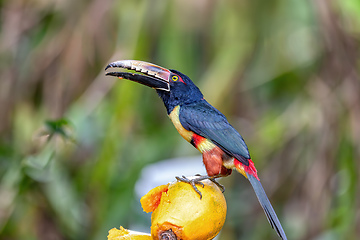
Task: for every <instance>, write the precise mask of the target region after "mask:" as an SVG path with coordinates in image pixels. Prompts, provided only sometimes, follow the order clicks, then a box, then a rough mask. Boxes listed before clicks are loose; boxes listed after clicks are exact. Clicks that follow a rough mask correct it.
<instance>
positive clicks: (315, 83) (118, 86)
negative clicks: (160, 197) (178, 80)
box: [0, 0, 360, 239]
mask: <svg viewBox="0 0 360 240" xmlns="http://www.w3.org/2000/svg"><path fill="white" fill-rule="evenodd" d="M0 6H1V19H2V21H1V22H0V29H1V31H0V50H1V51H0V79H1V80H0V119H1V121H0V136H1V138H0V238H1V239H105V238H106V235H107V231H108V230H109V229H111V228H113V227H118V226H119V225H123V226H124V227H129V226H133V225H136V224H140V223H144V222H146V220H144V218H145V219H146V218H147V217H148V216H147V215H145V214H139V213H138V211H139V209H138V206H139V203H138V199H137V197H136V196H135V194H134V186H135V184H136V182H137V180H138V178H139V176H140V173H141V170H142V169H143V168H144V167H145V166H147V165H148V164H150V163H155V162H158V161H161V160H163V159H166V158H172V157H180V156H187V155H191V154H194V150H193V149H192V146H191V145H189V144H187V145H186V143H185V141H184V140H183V139H182V138H181V137H180V136H179V135H178V134H177V132H176V130H175V129H174V127H173V126H172V125H171V123H170V121H169V120H168V118H167V116H166V113H165V110H164V107H163V106H162V103H161V101H160V100H159V99H158V97H157V96H156V94H155V93H154V91H152V90H151V89H148V88H145V87H143V86H140V85H137V84H134V83H132V82H128V81H119V80H117V79H113V78H109V77H105V75H104V67H105V66H106V65H107V64H108V63H110V62H112V61H115V60H120V59H139V60H144V61H149V62H153V63H155V64H158V65H161V66H164V67H167V68H172V69H177V70H180V71H182V72H184V73H185V74H187V75H189V76H190V77H191V78H192V79H193V80H194V82H195V83H196V84H197V85H198V86H199V87H200V89H202V91H203V93H204V95H205V97H206V99H207V100H208V101H209V102H210V103H212V104H213V105H214V106H216V107H217V108H219V110H221V111H222V112H223V113H225V115H226V116H227V117H228V118H229V120H230V122H231V123H232V124H233V125H234V127H235V128H237V129H238V130H239V131H240V133H241V134H242V135H243V137H244V138H245V140H246V142H247V144H248V146H249V149H250V152H251V155H252V159H253V160H254V162H255V164H256V166H257V169H258V170H259V176H260V178H261V180H262V183H263V185H264V188H265V189H266V191H267V193H268V195H269V198H270V200H271V202H272V203H273V206H274V208H275V209H276V212H277V213H278V216H279V218H280V220H281V222H282V223H283V226H284V228H285V231H286V233H287V235H288V237H289V239H339V238H341V239H357V236H358V235H359V234H360V232H359V227H358V226H359V225H360V222H359V217H358V216H359V213H358V209H359V207H360V206H359V201H356V200H358V199H359V198H360V192H359V169H360V167H359V163H358V159H360V150H359V144H358V143H359V142H360V122H359V116H360V85H359V83H360V78H359V73H360V72H359V60H358V59H359V53H358V48H359V42H358V39H359V35H360V31H359V29H360V27H359V26H360V17H359V16H360V4H359V1H358V0H342V1H340V0H334V1H295V0H292V1H284V0H282V1H281V0H279V1H261V0H255V1H159V0H157V1H144V0H138V1H103V0H92V1H81V0H80V1H39V0H32V1H21V0H13V1H0ZM195 173H196V172H194V174H195ZM223 183H224V184H225V185H226V195H227V201H228V206H229V211H228V219H227V221H226V225H225V227H224V229H223V231H222V233H221V235H220V239H277V236H276V235H275V234H274V232H273V230H272V229H271V228H270V227H269V225H268V223H267V221H266V218H265V216H264V214H263V212H262V210H261V209H260V205H259V204H258V202H257V200H256V198H255V195H254V194H253V192H252V189H251V187H250V186H249V184H248V182H247V181H244V179H243V178H242V177H240V176H237V175H235V174H233V175H232V176H231V177H228V178H226V179H224V180H223Z"/></svg>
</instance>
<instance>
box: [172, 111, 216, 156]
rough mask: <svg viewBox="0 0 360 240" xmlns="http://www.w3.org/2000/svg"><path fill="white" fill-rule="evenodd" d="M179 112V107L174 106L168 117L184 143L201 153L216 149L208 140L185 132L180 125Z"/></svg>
mask: <svg viewBox="0 0 360 240" xmlns="http://www.w3.org/2000/svg"><path fill="white" fill-rule="evenodd" d="M179 112H180V106H176V107H175V108H174V110H173V111H172V112H171V113H170V114H169V117H170V119H171V121H172V122H173V124H174V126H175V128H176V130H177V131H178V132H179V133H180V135H181V136H182V137H183V138H184V139H185V140H186V141H188V142H189V143H192V144H193V145H194V146H195V147H196V148H197V149H198V150H199V151H200V152H201V153H202V152H204V151H209V150H211V149H213V148H214V147H216V146H215V144H214V143H212V142H211V141H209V140H208V139H206V138H203V137H201V136H199V135H196V134H194V133H193V132H192V131H188V130H186V129H185V128H184V127H183V126H182V125H181V123H180V119H179Z"/></svg>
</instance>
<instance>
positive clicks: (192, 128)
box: [105, 60, 287, 239]
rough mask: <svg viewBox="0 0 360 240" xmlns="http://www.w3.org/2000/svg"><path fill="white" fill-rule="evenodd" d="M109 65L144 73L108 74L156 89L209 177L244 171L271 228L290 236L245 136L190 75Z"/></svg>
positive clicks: (141, 65)
mask: <svg viewBox="0 0 360 240" xmlns="http://www.w3.org/2000/svg"><path fill="white" fill-rule="evenodd" d="M109 68H123V69H128V70H134V71H136V72H140V73H142V74H137V73H132V72H107V73H106V75H108V76H116V77H118V78H120V79H128V80H131V81H135V82H138V83H140V84H143V85H146V86H149V87H151V88H154V89H155V90H156V92H157V93H158V95H159V96H160V98H161V99H162V100H163V102H164V104H165V107H166V110H167V113H168V115H169V117H170V119H171V121H172V122H173V124H174V126H175V128H176V129H177V131H178V132H179V133H180V135H181V136H182V137H183V138H185V140H187V141H188V142H190V143H191V144H192V145H193V146H194V147H195V148H197V149H198V150H199V151H200V152H201V153H202V156H203V162H204V165H205V168H206V172H207V174H208V176H219V175H220V176H227V175H229V174H231V171H232V170H233V169H235V170H236V171H238V172H239V173H241V174H242V175H243V176H244V177H245V178H247V179H248V180H249V181H250V183H251V185H252V187H253V188H254V191H255V193H256V196H257V198H258V200H259V202H260V204H261V206H262V208H263V209H264V211H265V214H266V217H267V219H268V221H269V223H270V225H271V227H272V228H274V229H275V230H276V232H277V233H278V235H279V236H280V237H281V238H282V239H287V238H286V235H285V232H284V230H283V228H282V226H281V224H280V221H279V219H278V218H277V216H276V213H275V211H274V209H273V207H272V206H271V203H270V201H269V199H268V197H267V196H266V193H265V191H264V189H263V187H262V185H261V183H260V180H259V177H258V175H257V170H256V168H255V166H254V163H253V161H252V160H251V158H250V154H249V151H248V148H247V146H246V144H245V141H244V139H243V138H242V136H241V135H240V134H239V133H238V132H237V131H236V130H235V128H233V127H232V126H231V125H230V123H229V122H228V121H227V119H226V117H225V116H224V115H223V114H222V113H221V112H220V111H219V110H217V109H216V108H214V107H213V106H211V105H210V104H209V103H208V102H207V101H206V100H205V99H204V97H203V94H202V93H201V91H200V90H199V88H198V87H197V86H195V84H194V83H193V82H192V81H191V80H190V78H189V77H187V76H186V75H184V74H182V73H180V72H179V71H176V70H169V69H166V68H163V67H160V66H157V65H154V64H152V63H147V62H143V61H136V60H122V61H117V62H113V63H110V64H109V65H108V66H107V67H106V68H105V70H107V69H109Z"/></svg>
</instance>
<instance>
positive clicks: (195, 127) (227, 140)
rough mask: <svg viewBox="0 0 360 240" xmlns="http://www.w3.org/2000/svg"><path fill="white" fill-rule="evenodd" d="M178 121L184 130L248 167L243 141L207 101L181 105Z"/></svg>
mask: <svg viewBox="0 0 360 240" xmlns="http://www.w3.org/2000/svg"><path fill="white" fill-rule="evenodd" d="M179 119H180V123H181V124H182V125H183V127H184V128H185V129H187V130H190V131H193V132H194V133H196V134H198V135H200V136H202V137H205V138H207V139H210V140H211V141H212V142H213V143H214V144H215V145H217V146H218V147H220V148H221V149H222V150H223V151H224V152H226V153H227V154H229V155H230V156H233V157H235V158H236V159H237V160H239V161H240V162H242V163H243V164H245V165H246V166H248V165H249V161H248V159H250V154H249V150H248V148H247V146H246V143H245V141H244V139H243V138H242V137H241V135H240V134H239V133H238V132H237V131H236V130H235V128H233V126H231V125H230V123H229V122H228V121H227V119H226V117H225V116H224V115H223V114H222V113H221V112H220V111H218V110H217V109H216V108H214V107H213V106H211V105H210V104H209V103H208V102H207V101H205V100H202V101H200V102H196V103H192V104H187V105H181V106H180V113H179Z"/></svg>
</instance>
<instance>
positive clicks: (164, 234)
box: [159, 229, 177, 240]
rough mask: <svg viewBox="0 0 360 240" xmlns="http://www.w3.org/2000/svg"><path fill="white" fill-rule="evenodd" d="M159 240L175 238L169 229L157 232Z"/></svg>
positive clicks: (172, 239)
mask: <svg viewBox="0 0 360 240" xmlns="http://www.w3.org/2000/svg"><path fill="white" fill-rule="evenodd" d="M159 240H177V238H176V235H175V233H174V232H173V231H172V230H171V229H169V230H166V231H164V232H161V233H160V234H159Z"/></svg>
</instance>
